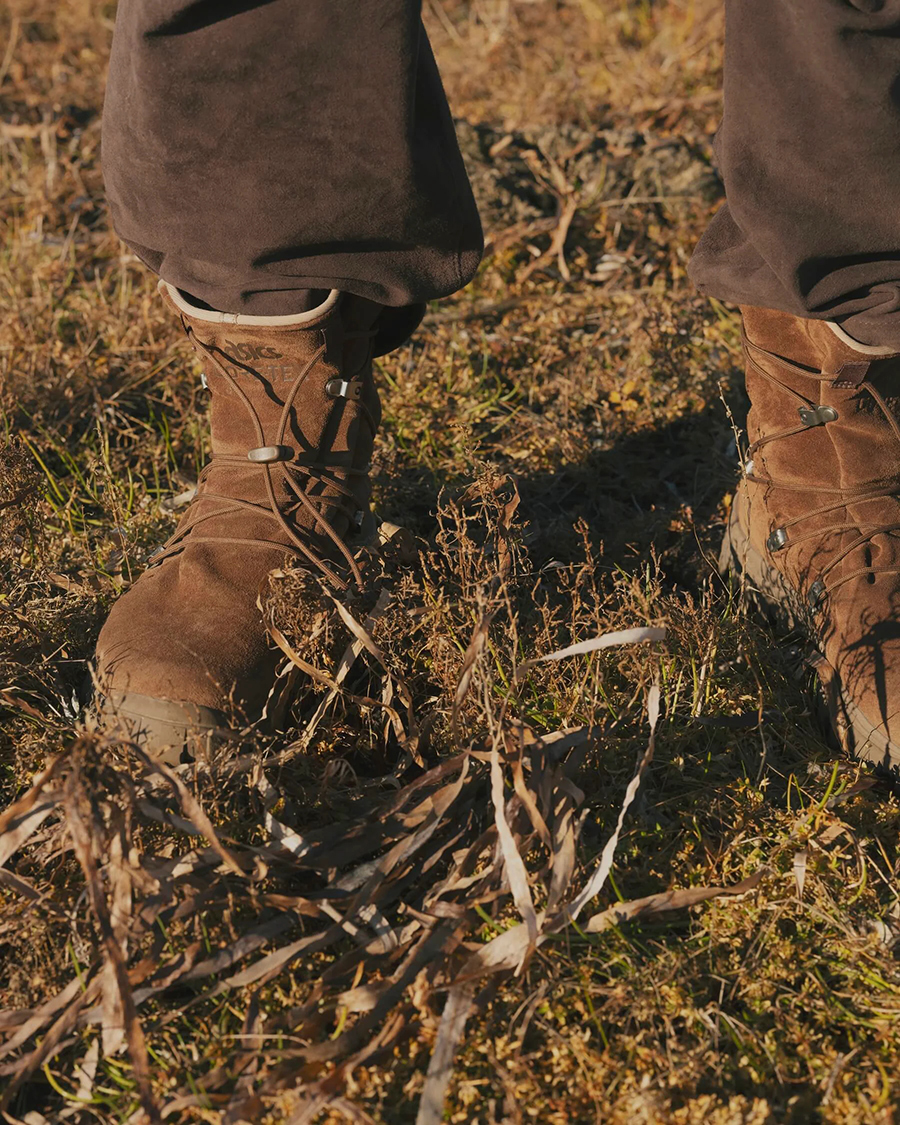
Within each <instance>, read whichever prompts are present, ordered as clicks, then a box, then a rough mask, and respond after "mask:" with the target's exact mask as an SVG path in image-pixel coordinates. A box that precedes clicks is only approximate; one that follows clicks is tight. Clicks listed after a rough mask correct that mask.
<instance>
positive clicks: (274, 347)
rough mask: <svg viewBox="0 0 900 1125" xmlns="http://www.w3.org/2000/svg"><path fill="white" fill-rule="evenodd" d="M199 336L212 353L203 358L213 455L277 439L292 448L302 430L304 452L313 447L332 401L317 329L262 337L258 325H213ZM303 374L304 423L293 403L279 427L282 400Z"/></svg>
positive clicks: (243, 451) (329, 368)
mask: <svg viewBox="0 0 900 1125" xmlns="http://www.w3.org/2000/svg"><path fill="white" fill-rule="evenodd" d="M198 336H199V333H198ZM199 338H200V339H201V341H202V342H203V343H204V344H205V345H206V347H207V348H209V350H210V352H211V354H212V357H214V359H213V358H207V359H206V362H205V373H206V380H207V384H208V386H209V390H210V393H211V402H210V430H211V441H212V451H213V454H214V455H216V456H239V457H245V456H246V455H247V454H248V452H249V451H250V450H252V449H258V448H260V447H266V446H274V445H279V444H285V445H287V446H289V447H290V448H292V449H294V448H295V446H296V445H297V438H299V437H301V436H302V438H303V439H304V441H303V444H305V445H306V446H307V451H308V452H311V451H312V450H313V449H317V448H318V445H319V443H320V442H321V438H322V431H323V429H324V427H325V423H326V420H327V416H328V414H329V413H330V409H331V407H332V406H333V404H334V403H333V400H331V399H329V398H328V396H327V395H326V393H325V385H326V383H327V382H328V381H329V379H331V378H334V377H335V376H336V375H337V372H336V370H335V368H334V366H333V365H332V364H331V363H329V362H328V361H327V358H326V356H325V354H323V352H324V338H323V333H322V332H321V331H318V330H311V331H294V332H291V333H290V334H288V333H283V334H282V333H279V334H277V335H276V334H273V333H266V334H265V336H264V337H263V335H262V333H260V332H258V331H257V332H254V331H252V330H249V329H244V328H236V327H232V326H223V327H222V328H218V326H217V331H216V332H215V333H214V334H212V333H209V334H208V337H207V339H203V337H202V336H199ZM215 361H218V362H215ZM302 376H303V377H304V378H303V381H302V385H301V386H300V387H299V388H297V394H296V397H297V399H302V401H303V404H304V411H303V414H304V416H303V425H302V427H300V426H299V425H298V419H297V416H296V408H295V406H293V405H292V407H291V410H290V411H289V413H288V417H287V418H286V419H285V425H284V433H281V429H282V417H283V415H284V406H285V403H286V401H287V400H288V398H289V397H290V396H291V395H292V393H293V392H294V391H295V387H296V384H297V381H298V379H300V378H301V377H302ZM296 451H297V452H298V453H301V454H302V453H303V452H304V450H302V449H300V450H296Z"/></svg>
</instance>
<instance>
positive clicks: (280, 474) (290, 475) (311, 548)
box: [150, 323, 377, 590]
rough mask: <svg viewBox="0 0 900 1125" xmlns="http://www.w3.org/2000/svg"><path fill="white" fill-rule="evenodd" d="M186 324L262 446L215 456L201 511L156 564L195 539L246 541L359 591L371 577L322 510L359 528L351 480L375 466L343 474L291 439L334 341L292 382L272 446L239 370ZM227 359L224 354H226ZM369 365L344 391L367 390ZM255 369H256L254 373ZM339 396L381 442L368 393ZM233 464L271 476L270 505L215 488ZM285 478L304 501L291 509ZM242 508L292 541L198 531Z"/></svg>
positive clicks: (354, 335)
mask: <svg viewBox="0 0 900 1125" xmlns="http://www.w3.org/2000/svg"><path fill="white" fill-rule="evenodd" d="M184 327H185V331H186V333H187V335H188V338H189V339H190V340H191V343H192V344H193V345H194V347H196V349H197V350H198V351H199V352H200V353H201V354H202V355H203V356H205V357H206V359H208V360H209V362H210V363H211V364H212V365H213V366H214V367H215V368H216V370H217V371H218V372H219V374H220V375H221V376H222V378H223V379H225V380H226V382H227V383H228V385H229V386H230V387H231V389H232V390H233V391H234V393H235V394H236V395H237V397H238V398H239V399H240V401H241V402H242V403H243V405H244V408H245V409H246V411H247V414H248V415H249V417H250V420H251V422H252V424H253V427H254V430H255V432H256V437H257V441H258V443H259V444H258V446H257V447H256V448H255V449H251V450H248V451H247V454H246V455H245V456H243V457H242V456H238V455H229V454H213V455H212V457H211V458H210V460H209V462H208V463H207V464H206V465H205V466H204V467H203V469H202V470H201V472H200V476H199V478H198V480H197V492H196V494H195V496H194V498H193V500H192V501H191V508H192V509H193V512H191V511H190V509H189V511H188V512H187V513H186V514H185V517H184V519H183V520H182V521H181V523H180V524H179V526H178V527H177V528H176V530H175V532H174V534H173V535H172V536H171V537H170V538H169V539H168V540H167V542H166V543H164V544H163V546H162V547H161V548H160V549H159V551H158V552H157V553H156V554H155V555H154V556H153V558H152V559H151V563H150V565H151V567H156V566H160V565H162V563H164V562H165V561H166V560H167V559H169V558H171V557H172V556H173V555H176V554H178V553H179V552H180V551H182V550H183V549H184V548H185V547H186V546H187V542H188V539H190V542H192V543H218V544H226V543H227V544H239V545H241V546H246V547H264V548H266V549H269V550H277V551H280V552H281V553H282V554H284V553H285V552H286V553H287V554H289V555H290V556H292V557H295V558H298V559H300V560H301V561H302V562H304V563H305V564H307V565H312V566H313V567H314V568H315V569H316V570H318V571H319V572H320V573H321V574H322V575H323V576H324V577H325V578H326V579H327V580H328V582H329V583H331V584H332V585H333V586H334V587H336V588H337V589H339V590H346V589H348V588H349V587H350V585H351V582H352V583H355V584H356V586H357V587H358V588H359V587H362V585H363V576H362V572H361V570H360V567H359V563H358V562H357V560H356V558H355V557H354V555H353V553H352V552H351V550H350V549H349V547H348V546H347V544H346V543H345V542H344V540H343V538H342V537H341V536H340V535H339V534H338V532H337V531H336V530H335V528H334V527H333V525H332V523H331V522H330V521H329V520H328V519H327V518H326V517H325V515H324V512H323V510H322V509H324V508H331V509H337V511H338V512H340V513H343V514H344V515H345V516H346V517H347V518H348V520H349V522H350V524H351V526H352V524H353V522H354V521H355V520H356V518H357V516H358V515H359V514H360V510H359V505H358V501H357V499H356V496H355V495H354V491H353V489H352V487H351V486H350V484H349V483H348V482H349V481H350V480H352V478H354V477H361V478H365V477H366V476H367V475H368V468H365V469H357V468H353V467H351V466H346V467H345V466H341V467H340V468H338V469H335V468H333V467H331V466H329V465H327V464H325V463H322V462H319V461H305V460H304V459H303V457H302V451H300V450H295V449H294V448H293V444H290V445H289V444H287V442H286V439H287V438H288V437H289V436H290V437H291V438H293V435H289V434H288V429H289V426H290V415H291V409H292V407H293V404H294V401H295V399H296V398H297V395H298V394H299V393H300V390H301V388H302V387H303V385H304V383H305V382H306V380H307V379H308V378H309V376H310V373H311V372H312V371H313V369H314V368H315V366H316V364H317V363H318V362H319V360H320V359H322V357H323V356H324V354H325V351H326V344H325V341H324V339H323V342H322V344H321V346H320V347H319V348H318V349H317V350H316V352H315V353H314V354H313V355H312V357H311V358H310V359H309V361H308V362H307V363H306V364H305V366H304V367H303V368H302V370H301V371H300V372H299V374H298V375H297V376H296V378H295V379H294V380H293V382H292V383H291V386H290V389H289V390H288V393H287V395H286V397H285V401H284V406H283V407H282V410H281V416H280V419H279V423H278V426H277V429H276V432H275V435H274V441H270V440H268V439H267V437H266V434H265V433H264V431H263V426H262V422H261V421H260V417H259V414H258V413H257V411H256V408H255V407H254V406H253V403H252V402H251V401H250V399H249V397H248V396H247V394H246V392H245V391H244V389H243V388H242V387H241V385H240V383H239V382H238V380H237V379H235V378H234V377H233V376H232V374H231V372H230V371H229V370H228V368H227V367H226V366H225V364H224V363H222V361H221V360H220V359H219V356H218V355H217V354H216V352H217V351H218V350H219V349H216V348H211V347H208V346H207V345H206V344H204V343H203V341H202V340H200V339H199V338H198V337H197V335H196V333H195V332H194V330H193V328H192V326H191V325H190V324H188V323H185V325H184ZM375 335H376V332H375V331H374V330H371V331H367V332H346V333H345V334H344V339H345V340H353V339H367V340H370V341H371V340H373V339H374V337H375ZM222 354H223V355H224V354H225V353H222ZM226 358H227V359H229V361H230V362H235V361H234V360H233V359H231V357H229V356H226ZM368 363H369V356H367V357H366V359H365V360H364V363H363V365H362V367H360V368H359V369H358V370H357V371H355V372H354V373H353V374H352V375H349V376H345V377H344V378H342V379H341V380H339V382H340V383H341V385H342V389H344V388H346V389H347V390H349V389H351V388H354V387H355V388H356V390H357V391H359V392H361V390H362V387H361V383H360V380H359V375H360V373H361V372H362V371H364V370H365V369H366V368H367V366H368ZM237 366H243V364H240V363H238V364H237ZM247 370H248V371H249V370H252V369H250V368H247ZM326 393H328V392H326ZM332 397H334V398H335V399H336V402H337V401H340V399H342V398H343V399H344V402H345V408H346V407H347V406H350V405H351V404H352V405H354V406H355V407H356V408H357V410H358V412H359V414H360V415H361V417H362V418H364V419H365V421H366V423H367V424H368V426H369V429H370V430H371V432H372V436H373V438H374V435H375V432H376V429H377V426H376V422H375V419H374V417H373V416H372V412H371V411H370V410H369V408H368V406H367V405H366V403H365V402H364V401H363V398H362V395H361V393H358V394H355V395H351V394H341V395H334V396H332ZM230 466H233V467H235V468H240V469H242V470H246V469H247V468H248V466H256V467H257V468H258V469H259V471H260V472H261V473H262V474H263V477H264V483H265V490H266V497H267V500H268V504H257V503H254V502H253V501H250V500H242V499H240V498H239V497H236V496H229V495H226V494H224V493H221V492H217V491H214V490H213V489H212V488H210V486H209V477H210V475H211V474H212V473H213V472H214V471H219V470H221V469H222V468H225V467H230ZM279 478H280V483H281V484H282V485H284V486H285V487H286V489H287V490H288V492H290V493H291V494H292V495H293V496H295V497H296V502H294V503H291V504H289V505H287V506H285V507H283V506H282V505H281V504H279V501H278V496H277V492H276V486H277V484H278V483H279ZM316 484H318V485H319V486H320V487H322V488H324V489H327V490H328V494H324V493H315V492H311V491H310V490H311V488H312V487H314V486H315V485H316ZM335 493H337V495H335ZM214 501H218V502H219V506H217V507H215V508H213V509H212V510H206V511H203V512H202V513H201V512H200V511H199V506H200V504H201V503H202V504H203V505H204V507H205V508H208V506H209V504H210V503H211V502H214ZM242 511H249V512H252V513H254V514H255V515H260V516H263V517H265V518H267V519H269V520H271V521H272V522H273V523H274V524H275V525H276V526H277V527H278V528H279V529H280V530H281V533H282V535H283V536H284V539H286V540H287V542H285V541H284V540H276V539H260V538H254V539H251V538H240V537H236V536H225V535H215V536H213V535H203V534H202V533H199V534H198V532H197V528H199V527H200V526H201V525H202V524H204V523H206V522H207V521H209V520H214V519H218V518H219V517H221V516H226V515H231V514H233V513H236V512H242ZM301 511H302V512H305V513H306V514H307V515H308V516H310V517H312V520H313V526H314V527H315V528H316V530H317V531H320V532H321V533H322V534H323V535H324V536H325V537H326V538H327V539H328V540H330V542H331V543H333V544H334V546H335V548H336V549H337V552H338V555H339V557H340V558H341V559H342V560H343V561H344V562H345V563H346V566H347V569H348V570H349V572H350V576H351V581H347V580H346V579H345V578H344V577H342V576H341V575H340V574H339V573H338V572H337V570H336V569H335V568H334V567H333V566H332V564H331V562H330V561H329V560H327V559H326V558H324V557H323V556H322V554H321V553H320V551H318V550H317V549H316V547H315V545H314V544H313V543H312V542H310V538H311V534H310V532H309V531H308V530H306V529H304V528H303V527H301V526H298V525H297V523H296V521H295V520H294V519H293V518H292V517H293V516H295V515H296V514H297V513H299V512H301Z"/></svg>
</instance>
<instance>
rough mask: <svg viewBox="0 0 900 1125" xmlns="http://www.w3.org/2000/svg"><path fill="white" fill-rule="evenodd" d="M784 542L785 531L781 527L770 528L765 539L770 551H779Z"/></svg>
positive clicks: (785, 541) (785, 538)
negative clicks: (770, 530) (769, 532)
mask: <svg viewBox="0 0 900 1125" xmlns="http://www.w3.org/2000/svg"><path fill="white" fill-rule="evenodd" d="M786 543H787V532H786V531H785V530H784V528H783V527H776V528H773V529H772V532H771V534H770V535H769V538H768V539H767V540H766V547H767V548H768V550H770V551H780V550H781V548H782V547H783V546H784V545H785V544H786Z"/></svg>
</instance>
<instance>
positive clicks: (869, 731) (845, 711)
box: [719, 502, 900, 775]
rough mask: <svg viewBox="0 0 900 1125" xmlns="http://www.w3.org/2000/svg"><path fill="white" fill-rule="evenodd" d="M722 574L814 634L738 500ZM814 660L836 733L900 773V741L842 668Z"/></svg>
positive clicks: (780, 624)
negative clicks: (876, 720) (862, 702)
mask: <svg viewBox="0 0 900 1125" xmlns="http://www.w3.org/2000/svg"><path fill="white" fill-rule="evenodd" d="M719 573H720V574H722V576H723V577H725V576H726V575H727V574H728V573H734V574H736V575H738V576H739V577H741V578H743V580H744V583H745V590H746V593H747V595H748V597H749V598H750V599H751V601H752V602H753V603H754V605H755V606H756V608H757V609H758V610H759V611H760V612H761V613H762V614H763V615H764V616H765V617H766V618H767V619H768V621H770V622H771V623H772V624H774V625H775V626H776V628H778V629H779V630H782V631H785V632H787V631H794V630H797V631H801V632H804V633H805V634H806V635H807V636H810V635H811V633H812V630H811V629H810V626H809V615H808V613H807V611H806V609H805V607H804V606H803V604H802V603H801V602H800V600H799V598H798V596H797V594H796V592H795V591H794V590H793V589H792V588H791V587H790V586H789V585H788V584H787V582H785V580H784V578H782V576H781V574H780V573H779V572H778V571H777V570H776V569H775V567H773V566H772V565H771V563H769V562H767V561H766V559H765V557H764V556H763V555H761V554H760V552H759V551H757V550H756V548H755V547H753V546H752V544H751V543H750V540H749V537H748V536H747V534H746V532H745V531H744V529H743V527H742V526H741V522H740V520H739V518H738V515H737V502H735V504H734V505H733V506H732V511H731V518H730V520H729V522H728V527H727V528H726V531H725V538H724V539H723V540H722V549H721V552H720V554H719ZM810 664H811V666H812V668H813V669H814V671H815V673H816V676H817V677H818V681H819V686H820V698H821V701H822V704H823V705H824V708H825V711H826V713H827V716H828V721H829V723H830V725H831V727H832V729H833V730H834V733H835V734H836V735H837V738H838V740H839V742H840V744H841V746H843V747H844V749H845V750H847V751H848V752H849V753H850V754H853V755H854V756H855V757H856V758H859V759H860V760H862V761H867V762H871V763H873V764H874V765H876V766H880V767H881V768H883V769H885V770H889V771H891V773H893V774H895V775H896V774H898V773H900V746H897V745H896V744H895V743H893V742H891V741H890V739H889V738H888V737H887V735H886V734H885V733H884V732H883V731H881V730H879V729H878V728H877V727H874V726H873V725H872V724H871V723H870V722H869V720H868V719H867V718H866V716H865V715H864V714H863V713H862V711H860V709H859V708H858V707H857V706H856V704H855V703H854V702H853V700H852V699H850V698H849V696H848V694H847V693H846V692H845V690H844V688H843V685H842V683H841V679H840V676H839V675H838V672H837V670H836V669H835V668H834V667H832V665H831V664H830V663H829V662H828V661H827V660H826V659H825V657H824V656H823V655H822V653H820V652H815V653H814V654H813V656H812V658H811V659H810Z"/></svg>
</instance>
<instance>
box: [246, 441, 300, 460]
mask: <svg viewBox="0 0 900 1125" xmlns="http://www.w3.org/2000/svg"><path fill="white" fill-rule="evenodd" d="M293 456H294V451H293V449H291V447H290V446H288V445H260V446H257V448H256V449H248V450H247V460H248V461H253V462H254V463H255V464H257V465H274V464H275V463H276V462H277V461H290V459H291V458H292V457H293Z"/></svg>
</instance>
